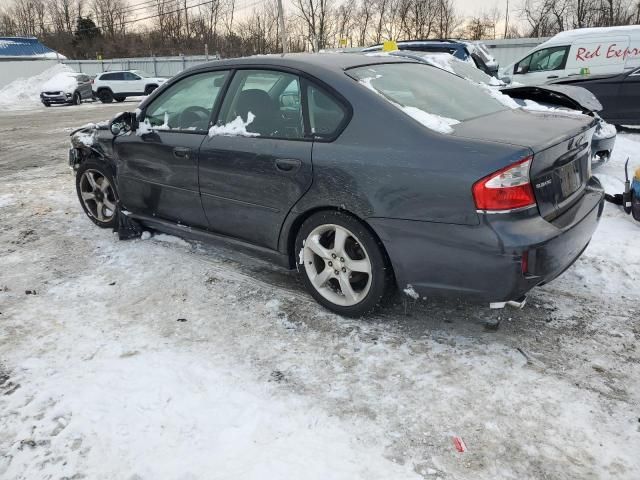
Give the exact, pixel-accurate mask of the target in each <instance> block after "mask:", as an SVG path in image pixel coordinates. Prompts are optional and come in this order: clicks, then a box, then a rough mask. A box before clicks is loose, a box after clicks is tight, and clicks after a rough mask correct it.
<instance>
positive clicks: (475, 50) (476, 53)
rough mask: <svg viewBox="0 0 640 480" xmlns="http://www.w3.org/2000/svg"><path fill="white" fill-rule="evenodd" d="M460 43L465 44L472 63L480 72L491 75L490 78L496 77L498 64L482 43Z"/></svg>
mask: <svg viewBox="0 0 640 480" xmlns="http://www.w3.org/2000/svg"><path fill="white" fill-rule="evenodd" d="M461 41H462V42H464V43H466V45H467V49H468V50H469V53H471V57H472V58H473V61H474V62H475V64H476V66H477V67H478V68H479V69H480V70H482V71H483V72H485V73H486V74H487V75H491V76H492V77H497V76H498V70H499V69H500V65H499V64H498V61H497V60H496V59H495V57H494V56H493V55H491V53H489V49H488V48H487V46H486V45H485V44H484V43H482V42H480V41H474V42H467V41H464V40H461Z"/></svg>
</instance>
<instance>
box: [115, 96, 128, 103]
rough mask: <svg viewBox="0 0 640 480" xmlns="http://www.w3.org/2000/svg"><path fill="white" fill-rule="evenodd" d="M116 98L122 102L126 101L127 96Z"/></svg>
mask: <svg viewBox="0 0 640 480" xmlns="http://www.w3.org/2000/svg"><path fill="white" fill-rule="evenodd" d="M115 99H116V102H118V103H120V102H124V101H125V100H126V99H127V97H115Z"/></svg>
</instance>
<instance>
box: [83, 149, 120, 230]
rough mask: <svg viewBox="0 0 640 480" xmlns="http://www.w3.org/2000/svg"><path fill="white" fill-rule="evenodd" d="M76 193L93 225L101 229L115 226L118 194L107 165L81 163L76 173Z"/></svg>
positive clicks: (92, 162)
mask: <svg viewBox="0 0 640 480" xmlns="http://www.w3.org/2000/svg"><path fill="white" fill-rule="evenodd" d="M76 191H77V193H78V199H79V200H80V204H81V205H82V209H83V210H84V212H85V213H86V214H87V216H88V217H89V218H90V219H91V221H92V222H93V223H95V224H96V225H98V226H99V227H102V228H113V227H114V226H115V224H116V221H117V218H116V205H117V203H118V194H117V192H116V188H115V182H114V180H113V175H112V173H111V170H110V169H109V167H108V166H107V165H105V164H102V163H100V162H96V161H91V160H89V161H86V162H84V163H82V164H81V165H80V167H79V168H78V171H77V172H76Z"/></svg>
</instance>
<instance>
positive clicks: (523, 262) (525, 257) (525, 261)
mask: <svg viewBox="0 0 640 480" xmlns="http://www.w3.org/2000/svg"><path fill="white" fill-rule="evenodd" d="M520 266H521V267H522V274H523V275H524V274H526V273H528V272H529V251H528V250H525V251H524V252H522V258H521V259H520Z"/></svg>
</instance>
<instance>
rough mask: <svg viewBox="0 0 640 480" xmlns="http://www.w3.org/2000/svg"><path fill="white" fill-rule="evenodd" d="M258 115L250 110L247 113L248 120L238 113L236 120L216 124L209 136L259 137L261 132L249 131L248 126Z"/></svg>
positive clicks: (210, 130)
mask: <svg viewBox="0 0 640 480" xmlns="http://www.w3.org/2000/svg"><path fill="white" fill-rule="evenodd" d="M255 118H256V116H255V115H254V114H253V113H251V112H249V113H248V115H247V121H246V122H245V121H244V120H242V117H241V116H240V115H238V116H237V117H236V118H235V120H232V121H231V122H229V123H227V124H225V125H214V126H213V127H211V128H210V129H209V136H210V137H215V136H223V137H236V136H239V137H259V136H260V134H258V133H255V132H247V126H248V125H250V124H251V122H253V120H254V119H255Z"/></svg>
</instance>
